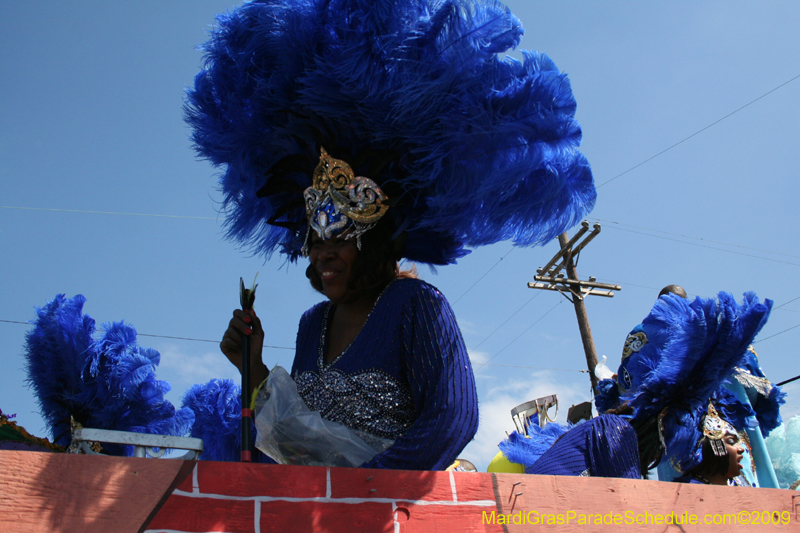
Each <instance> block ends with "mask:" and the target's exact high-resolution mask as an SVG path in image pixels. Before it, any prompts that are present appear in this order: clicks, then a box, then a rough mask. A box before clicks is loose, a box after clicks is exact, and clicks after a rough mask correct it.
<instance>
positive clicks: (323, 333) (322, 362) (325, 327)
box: [317, 278, 398, 372]
mask: <svg viewBox="0 0 800 533" xmlns="http://www.w3.org/2000/svg"><path fill="white" fill-rule="evenodd" d="M397 279H398V278H395V279H393V280H392V281H390V282H389V283H388V284H387V285H386V287H384V288H383V290H382V291H381V293H380V294H379V295H378V298H376V299H375V305H373V306H372V310H371V311H370V312H369V314H368V315H367V320H366V321H364V325H363V326H362V327H361V331H364V328H366V327H367V324H368V323H369V318H370V317H371V316H372V313H374V312H375V309H376V308H377V307H378V302H380V301H381V298H382V297H383V295H384V294H385V293H386V291H387V289H388V288H389V287H391V286H392V284H393V283H394V282H395V281H397ZM331 307H333V302H331V301H330V300H328V303H327V305H325V314H323V315H322V328H320V329H321V330H322V331H320V334H319V348H318V351H319V355H318V357H317V368H319V369H320V371H321V372H325V371H326V370H328V369H329V368H330V367H332V366H333V365H335V364H336V363H337V362H338V361H339V359H341V358H342V356H344V354H346V353H347V350H349V349H350V347H351V346H352V345H353V344H354V343H355V342H356V341H357V340H358V338H359V337H360V336H361V331H359V332H358V334H357V335H356V336H355V338H354V339H353V340H352V341H350V344H348V345H347V346H346V347H345V349H344V350H342V353H340V354H339V355H337V356H336V358H335V359H334V360H333V361H331V362H330V364H325V340H326V339H325V337H326V333H327V332H328V313H330V310H331Z"/></svg>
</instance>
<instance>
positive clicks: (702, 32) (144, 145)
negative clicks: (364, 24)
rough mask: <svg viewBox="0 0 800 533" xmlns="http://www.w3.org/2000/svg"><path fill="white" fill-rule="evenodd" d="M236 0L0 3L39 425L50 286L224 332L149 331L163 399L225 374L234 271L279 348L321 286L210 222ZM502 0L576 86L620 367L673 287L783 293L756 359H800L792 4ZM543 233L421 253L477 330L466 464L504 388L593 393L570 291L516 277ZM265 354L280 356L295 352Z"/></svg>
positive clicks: (15, 247) (149, 327) (774, 362)
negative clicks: (208, 128) (221, 25)
mask: <svg viewBox="0 0 800 533" xmlns="http://www.w3.org/2000/svg"><path fill="white" fill-rule="evenodd" d="M233 5H234V4H232V3H229V2H223V1H216V0H205V1H199V0H198V1H193V2H188V1H176V2H152V1H142V2H125V3H119V2H96V1H95V2H90V1H79V2H20V1H13V0H10V1H5V2H2V3H0V20H2V21H3V31H2V32H0V67H1V68H2V75H0V102H2V104H1V105H0V206H2V207H0V254H2V258H3V261H2V267H0V269H2V270H0V272H2V276H0V320H3V321H4V322H0V408H2V409H3V411H4V412H6V413H16V414H17V420H18V422H19V423H21V424H22V425H23V426H25V427H26V428H27V429H28V430H29V431H31V432H32V433H34V434H37V435H40V436H45V435H46V432H45V430H44V426H43V423H42V421H41V419H40V417H39V416H38V414H37V405H36V401H35V399H34V397H33V395H32V393H31V391H30V390H29V389H28V388H27V387H26V385H25V382H24V380H25V374H24V372H23V370H22V369H23V359H22V356H21V352H22V345H23V342H24V335H25V332H26V331H27V329H28V327H27V326H25V325H21V324H16V323H11V322H14V321H17V322H25V321H27V320H30V319H31V318H33V316H34V306H40V305H43V304H44V303H45V302H47V301H48V300H50V299H52V298H53V297H54V296H55V295H56V294H58V293H65V294H67V296H73V295H75V294H78V293H81V294H84V295H85V296H86V298H87V299H88V301H87V304H86V307H85V311H86V312H87V313H89V314H90V315H91V316H92V317H94V318H95V319H96V320H97V321H98V323H99V322H105V321H116V320H122V319H124V320H125V321H127V322H130V323H132V324H133V325H134V326H135V327H136V328H137V329H138V331H139V333H140V334H149V335H161V336H174V337H187V338H194V339H207V340H211V341H213V342H199V341H182V340H176V339H167V338H163V337H146V336H142V337H140V339H139V340H140V343H141V344H142V345H144V346H150V347H153V348H155V349H157V350H159V351H160V352H161V354H162V363H161V366H160V367H159V370H158V376H159V378H160V379H166V380H168V381H169V382H170V383H171V384H172V386H173V392H172V393H170V398H171V399H172V401H173V402H174V403H176V404H179V403H180V397H181V395H182V393H183V391H184V390H186V388H187V387H188V386H189V385H191V384H193V383H199V382H204V381H207V380H209V379H211V378H213V377H231V378H235V377H236V372H235V369H233V367H230V366H229V365H228V363H227V361H226V360H225V358H224V357H223V356H222V355H221V354H220V353H219V352H218V348H217V342H218V339H219V338H220V336H221V334H222V332H223V331H224V329H225V327H226V324H227V321H228V318H229V316H230V312H231V310H232V309H233V308H234V306H235V305H236V304H237V289H238V282H239V277H240V276H243V277H244V278H245V280H249V279H252V277H253V276H254V275H255V273H256V272H257V271H260V272H261V274H260V276H259V289H258V300H257V301H256V308H257V310H258V311H259V313H260V316H261V317H262V320H264V323H265V328H266V330H267V332H268V333H267V335H268V337H267V341H266V342H267V344H269V345H272V346H277V347H283V348H287V347H292V346H293V345H294V336H295V332H296V327H297V321H298V320H299V317H300V314H301V313H302V311H303V310H305V309H306V308H308V307H310V306H311V305H312V304H314V303H315V302H317V301H319V299H320V296H319V295H317V294H316V293H314V292H313V291H312V290H311V289H310V287H309V286H308V283H307V281H306V279H305V277H304V274H303V271H304V266H302V265H301V266H298V265H288V266H287V265H284V264H283V261H282V259H281V258H280V257H277V256H276V257H273V259H272V260H271V261H269V262H268V263H266V264H264V262H263V261H262V260H260V259H258V258H252V257H247V255H246V254H244V253H242V252H240V251H238V250H237V249H236V248H235V247H234V246H233V245H232V244H230V243H228V242H226V241H224V240H223V238H222V234H221V229H220V228H221V224H220V220H218V213H217V208H218V203H217V202H218V200H219V195H218V193H217V192H216V190H215V178H214V173H215V171H214V169H212V168H211V167H210V166H209V165H208V164H207V163H205V162H202V161H198V160H196V158H195V156H194V153H193V152H192V150H191V147H190V144H189V141H188V135H189V131H188V129H187V127H186V126H185V125H184V124H183V121H182V118H181V103H182V98H183V91H184V88H185V87H186V86H187V85H189V84H190V83H191V82H192V79H193V76H194V74H195V73H196V72H197V71H198V68H199V65H200V60H201V56H200V53H199V52H198V51H197V50H196V48H195V47H196V45H197V44H199V43H201V42H202V41H204V40H205V36H206V31H207V29H208V28H209V26H210V25H211V24H212V23H213V20H214V16H215V14H217V13H220V12H222V11H224V10H226V9H228V8H230V7H232V6H233ZM508 5H509V6H510V7H511V9H512V11H513V12H514V13H515V14H516V15H517V16H518V17H519V18H520V19H521V20H522V23H523V26H524V27H525V29H526V35H525V38H524V39H523V41H522V48H527V49H535V50H539V51H542V52H545V53H547V54H548V55H549V56H550V57H551V58H552V59H553V60H554V61H555V63H556V64H557V65H558V66H559V68H560V69H561V70H563V71H565V72H567V73H568V74H569V75H570V79H571V81H572V86H573V90H574V92H575V95H576V98H577V101H578V111H577V116H578V119H579V120H580V122H581V125H582V127H583V131H584V141H583V151H584V153H585V154H586V156H587V158H588V159H589V161H590V163H591V164H592V168H593V171H594V176H595V180H596V183H597V184H598V185H599V188H598V202H597V207H596V208H595V210H594V211H593V212H592V213H591V215H590V218H589V221H590V222H592V223H594V222H597V221H599V222H600V223H601V224H602V226H603V230H602V233H601V234H600V236H599V237H597V238H596V239H595V240H594V242H593V243H592V244H591V245H589V247H588V248H587V249H586V250H585V252H584V253H583V254H582V257H581V259H580V262H579V264H578V272H579V274H580V275H581V276H582V277H584V278H586V277H588V276H595V277H597V278H598V280H599V281H605V282H611V283H617V284H620V285H622V287H623V288H622V291H620V292H619V293H618V294H617V296H615V297H614V298H613V299H606V298H599V297H592V298H589V299H588V301H587V307H588V313H589V319H590V322H591V326H592V331H593V333H594V340H595V343H596V346H597V351H598V353H599V354H600V355H601V356H602V355H603V354H605V355H607V356H608V358H609V362H610V365H611V366H612V368H616V366H617V364H618V363H619V357H620V353H621V349H622V343H623V341H624V339H625V336H626V334H627V332H628V331H629V330H630V329H631V328H632V327H633V326H634V325H635V324H637V323H638V322H640V321H641V319H642V318H643V317H644V316H645V315H646V314H647V312H648V311H649V309H650V307H651V306H652V303H653V301H654V300H655V298H656V295H657V293H658V291H659V289H660V288H661V287H663V286H664V285H667V284H670V283H678V284H681V285H683V286H684V287H685V288H686V289H687V291H688V292H689V293H690V294H691V295H692V296H696V295H700V296H713V295H715V294H716V293H717V292H718V291H720V290H725V291H730V292H733V293H734V294H736V295H737V296H740V295H741V294H742V293H743V292H744V291H746V290H754V291H756V292H757V293H758V295H759V296H761V297H767V298H771V299H773V300H774V301H775V305H776V307H777V309H775V311H773V314H772V318H771V319H770V322H769V323H768V324H767V326H766V328H765V329H764V330H763V332H762V334H761V338H762V339H764V340H763V341H761V342H759V343H758V344H756V349H757V351H758V353H759V356H760V360H761V364H762V366H763V368H764V370H765V371H766V372H767V375H768V376H769V377H770V378H771V379H772V380H773V382H779V381H782V380H784V379H788V378H791V377H794V376H796V375H798V374H800V359H798V357H797V349H796V346H797V345H798V343H799V342H800V327H796V326H798V325H800V299H799V298H800V286H798V284H797V283H795V280H797V279H798V274H800V250H799V249H798V238H797V235H796V231H797V229H796V228H798V227H800V214H799V213H800V211H799V210H798V209H797V208H796V204H797V198H798V197H800V182H799V181H798V179H797V176H798V174H800V159H798V157H797V155H796V151H797V146H798V144H799V143H798V141H800V139H799V138H798V137H799V136H798V129H797V124H798V122H800V108H799V107H798V105H797V102H798V101H800V79H795V80H794V81H791V82H789V83H787V84H785V85H784V86H782V87H780V88H778V89H776V88H777V87H779V86H781V85H782V84H784V83H786V82H787V81H789V80H792V79H793V78H795V77H796V76H798V75H800V61H798V50H800V42H799V41H800V34H798V32H797V28H796V21H797V20H800V4H797V3H796V2H791V1H783V2H780V1H764V2H758V3H754V2H736V1H734V2H731V1H725V2H722V1H714V2H669V3H652V2H633V1H628V2H614V3H609V2H602V3H601V2H590V1H584V2H577V1H559V2H535V1H531V0H515V1H512V2H509V3H508ZM773 89H776V90H775V91H774V92H771V93H770V94H767V95H766V96H764V97H763V98H761V99H759V100H757V101H756V102H754V103H752V104H751V105H749V106H747V107H745V108H744V109H741V110H739V111H738V112H736V113H734V114H732V115H730V116H728V117H727V118H725V119H724V120H722V121H720V122H718V123H716V124H714V123H715V122H716V121H718V120H719V119H722V118H723V117H726V116H727V115H729V114H730V113H732V112H735V111H737V110H738V109H740V108H741V107H742V106H744V105H745V104H748V103H749V102H752V101H753V100H756V99H757V98H759V97H761V96H762V95H764V94H766V93H768V92H769V91H772V90H773ZM712 124H714V125H713V126H711V127H708V128H707V129H705V130H704V131H700V130H703V129H704V128H706V127H707V126H709V125H712ZM698 131H700V133H697V135H695V136H693V137H691V138H690V139H688V140H686V141H685V142H682V143H680V144H678V145H677V146H675V147H673V148H671V149H670V150H668V151H666V152H664V153H663V154H661V155H658V157H655V158H653V159H651V160H649V161H648V159H650V158H651V157H653V156H655V155H656V154H659V153H661V152H662V151H664V150H665V149H667V148H670V147H672V146H673V145H675V144H676V143H678V142H679V141H682V140H683V139H686V138H687V137H689V136H691V135H692V134H694V133H696V132H698ZM645 161H646V162H645ZM643 162H644V163H643ZM640 163H643V164H641V165H640V166H637V165H639V164H640ZM633 167H636V168H633ZM632 168H633V170H630V171H629V172H626V171H628V170H629V169H632ZM623 173H624V174H623ZM612 180H613V181H612ZM67 210H69V211H67ZM98 212H106V213H114V214H105V213H98ZM141 215H147V216H141ZM572 231H574V230H572ZM572 231H571V232H570V233H572ZM556 248H557V246H556V245H555V244H554V243H553V244H549V245H547V246H545V247H543V248H532V249H513V250H512V247H511V245H510V244H509V243H500V244H497V245H494V246H490V247H486V248H483V249H479V250H476V251H475V252H474V253H472V254H471V255H470V256H468V257H466V258H464V259H463V260H461V261H460V262H459V264H458V265H455V266H450V267H445V268H440V269H439V270H438V273H437V274H433V273H432V272H430V271H429V270H428V269H427V268H426V267H421V268H420V273H421V274H422V277H423V278H425V279H426V280H428V281H430V282H431V283H433V284H434V285H436V286H438V287H439V288H440V289H441V290H442V291H443V292H444V294H445V295H446V296H447V297H448V298H449V300H450V302H451V303H452V304H453V307H454V309H455V312H456V315H457V317H458V319H459V323H460V325H461V329H462V331H463V334H464V338H465V340H466V343H467V347H468V348H469V349H470V350H472V358H473V362H474V363H475V364H476V375H477V381H478V390H479V395H480V400H481V427H480V430H479V434H478V437H477V439H476V440H475V441H474V442H473V443H472V444H471V445H470V446H469V447H468V448H467V450H466V451H465V452H464V454H463V456H464V457H467V458H469V459H471V460H473V462H475V463H476V464H478V465H479V466H485V465H486V463H487V462H488V461H489V460H490V459H491V457H492V456H493V455H494V453H495V452H496V449H497V448H496V445H497V443H498V442H499V441H500V440H501V439H502V438H503V437H504V432H505V431H511V430H512V429H513V424H512V422H511V419H510V416H509V410H510V409H511V408H512V407H514V406H515V405H517V404H519V403H522V402H524V401H527V400H530V399H533V398H536V397H539V396H544V395H547V394H553V393H555V394H558V396H559V398H560V400H561V405H562V407H563V410H562V414H565V413H566V408H568V407H569V406H570V405H572V404H574V403H579V402H581V401H584V400H587V399H589V398H590V394H589V378H588V376H587V375H586V374H585V373H581V372H580V370H582V369H584V368H585V367H586V363H585V360H584V355H583V349H582V346H581V341H580V337H579V335H578V328H577V325H576V320H575V315H574V312H573V308H572V306H571V305H570V304H569V303H568V302H565V301H563V302H562V300H563V298H562V297H561V296H559V295H558V294H557V293H552V292H543V291H535V290H531V289H528V288H527V287H526V283H527V282H528V281H532V277H533V275H534V273H535V269H536V268H537V267H540V266H543V265H544V263H546V262H547V260H548V259H549V258H550V257H551V256H552V255H553V253H554V252H555V251H556ZM501 258H502V260H501ZM490 269H491V270H490ZM487 272H488V273H487ZM484 275H485V277H483V278H482V279H480V281H479V282H478V283H477V284H476V285H474V287H473V288H472V289H471V290H469V291H468V292H466V291H467V290H468V289H469V288H470V287H471V286H473V284H474V283H475V282H476V281H477V280H478V279H479V278H481V277H482V276H484ZM532 298H534V299H532ZM559 302H561V303H560V305H559ZM784 304H785V305H784ZM523 306H524V307H523ZM8 321H11V322H8ZM793 327H794V328H795V329H790V328H793ZM787 330H788V331H787ZM767 337H769V338H767ZM266 359H267V361H269V363H271V364H281V365H283V366H285V367H287V368H288V367H290V365H291V359H292V351H291V350H290V349H281V348H276V349H268V350H267V351H266ZM487 361H489V364H488V365H485V366H481V363H485V362H487ZM786 391H787V392H788V393H789V399H788V403H787V404H786V406H785V408H784V411H783V413H784V418H788V417H789V416H791V415H796V414H798V413H800V400H798V398H800V381H799V382H795V383H793V384H791V385H788V386H787V387H786ZM560 419H562V417H561V416H560Z"/></svg>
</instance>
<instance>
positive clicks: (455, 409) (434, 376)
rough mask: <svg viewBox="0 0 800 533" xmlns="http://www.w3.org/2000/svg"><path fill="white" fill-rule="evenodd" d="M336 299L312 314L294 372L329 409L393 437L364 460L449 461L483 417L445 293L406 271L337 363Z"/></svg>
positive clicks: (316, 406) (401, 465)
mask: <svg viewBox="0 0 800 533" xmlns="http://www.w3.org/2000/svg"><path fill="white" fill-rule="evenodd" d="M334 310H335V304H333V303H332V302H327V301H326V302H321V303H319V304H317V305H315V306H314V307H312V308H311V309H309V310H308V311H306V313H305V314H304V315H303V317H302V318H301V320H300V327H299V329H298V332H297V351H296V354H295V360H294V364H293V365H292V377H293V378H294V380H295V382H296V383H297V388H298V392H299V393H300V396H302V397H303V400H304V401H305V402H306V404H307V405H308V407H309V408H310V409H312V410H315V411H319V412H320V413H321V414H322V416H323V418H325V419H328V420H333V421H335V422H339V423H342V424H344V425H346V426H348V427H350V428H353V429H357V430H361V431H365V432H367V433H370V434H372V435H376V436H379V437H383V438H389V439H394V444H393V445H392V446H391V447H389V448H388V449H387V450H386V451H384V452H383V453H380V454H378V455H377V456H375V457H374V458H373V459H372V460H370V461H368V462H367V463H365V464H364V465H362V466H363V467H367V468H394V469H406V470H443V469H445V468H447V467H448V466H450V464H452V463H453V461H454V460H455V459H456V457H457V456H458V454H459V453H460V452H461V450H463V448H464V447H465V446H466V445H467V443H468V442H469V441H470V440H471V439H472V438H473V437H474V435H475V432H476V431H477V427H478V396H477V392H476V389H475V378H474V376H473V374H472V366H471V365H470V362H469V358H468V357H467V351H466V348H465V346H464V341H463V339H462V337H461V332H460V331H459V329H458V324H457V323H456V319H455V315H454V314H453V311H452V309H451V308H450V305H449V304H448V303H447V300H446V299H445V298H444V296H443V295H442V294H441V293H440V292H439V291H438V290H437V289H436V288H435V287H433V286H432V285H430V284H428V283H425V282H424V281H421V280H418V279H399V280H396V281H394V282H393V283H391V284H390V285H389V286H388V287H387V288H386V289H385V290H384V292H383V293H382V294H381V296H380V297H379V298H378V301H377V302H376V304H375V308H374V309H373V310H372V313H371V314H370V316H369V318H368V319H367V322H366V324H365V325H364V327H363V328H362V330H361V332H360V333H359V334H358V336H357V337H356V338H355V340H354V341H353V342H352V344H351V345H350V346H348V347H347V348H346V349H345V350H344V352H342V354H341V355H340V356H339V357H337V358H336V359H335V360H334V361H333V362H332V363H331V364H330V365H326V364H325V363H324V357H323V354H324V353H325V342H326V339H327V331H328V327H329V324H330V319H331V318H332V317H333V311H334Z"/></svg>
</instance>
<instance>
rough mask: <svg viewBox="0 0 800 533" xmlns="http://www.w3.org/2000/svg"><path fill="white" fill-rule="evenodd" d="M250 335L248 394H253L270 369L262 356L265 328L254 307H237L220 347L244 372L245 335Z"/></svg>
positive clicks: (240, 370)
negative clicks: (248, 308) (243, 308)
mask: <svg viewBox="0 0 800 533" xmlns="http://www.w3.org/2000/svg"><path fill="white" fill-rule="evenodd" d="M245 335H247V336H248V337H250V387H249V391H248V394H252V392H253V389H254V388H255V387H256V386H257V385H259V384H260V383H261V382H262V381H264V379H266V377H267V374H268V373H269V371H268V370H267V367H266V365H265V364H264V362H263V360H262V358H261V351H262V348H263V345H264V330H263V328H262V327H261V320H259V318H258V316H257V315H256V312H255V311H254V310H252V309H250V310H248V311H242V310H241V309H236V310H235V311H234V312H233V318H231V321H230V322H229V323H228V329H226V330H225V334H224V335H223V336H222V342H220V343H219V348H220V350H222V353H224V354H225V357H227V358H228V360H229V361H230V362H231V363H233V365H234V366H235V367H236V368H237V369H238V370H239V372H240V373H241V372H242V343H243V340H242V339H243V338H244V336H245Z"/></svg>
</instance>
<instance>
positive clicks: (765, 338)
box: [753, 324, 800, 344]
mask: <svg viewBox="0 0 800 533" xmlns="http://www.w3.org/2000/svg"><path fill="white" fill-rule="evenodd" d="M794 328H800V324H797V325H796V326H792V327H790V328H789V329H785V330H783V331H779V332H778V333H775V334H774V335H770V336H769V337H764V338H763V339H758V340H757V341H754V342H753V344H758V343H759V342H763V341H765V340H767V339H771V338H772V337H777V336H778V335H780V334H781V333H786V332H787V331H792V330H793V329H794Z"/></svg>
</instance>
